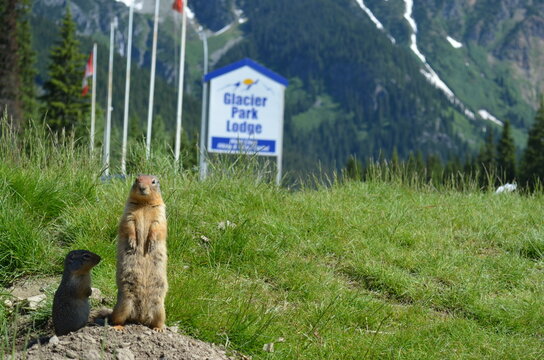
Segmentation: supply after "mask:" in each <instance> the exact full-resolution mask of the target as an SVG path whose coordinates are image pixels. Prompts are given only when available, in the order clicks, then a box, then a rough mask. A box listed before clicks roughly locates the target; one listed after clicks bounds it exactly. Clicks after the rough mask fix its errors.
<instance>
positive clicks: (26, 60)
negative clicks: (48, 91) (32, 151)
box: [18, 0, 37, 121]
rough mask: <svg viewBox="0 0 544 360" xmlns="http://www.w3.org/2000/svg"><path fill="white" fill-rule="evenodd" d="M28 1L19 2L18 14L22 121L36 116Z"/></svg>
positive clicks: (33, 60) (34, 75)
mask: <svg viewBox="0 0 544 360" xmlns="http://www.w3.org/2000/svg"><path fill="white" fill-rule="evenodd" d="M29 15H30V1H29V0H22V1H21V2H20V8H19V14H18V26H19V27H18V46H19V52H18V63H19V74H20V78H21V92H20V96H21V106H22V110H23V116H24V119H23V121H25V120H27V119H28V118H31V117H33V116H34V115H36V110H37V104H36V83H35V78H36V75H37V72H36V69H35V67H34V64H35V62H36V56H35V53H34V50H32V31H31V28H30V20H29Z"/></svg>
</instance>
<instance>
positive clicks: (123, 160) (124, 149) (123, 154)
mask: <svg viewBox="0 0 544 360" xmlns="http://www.w3.org/2000/svg"><path fill="white" fill-rule="evenodd" d="M133 17H134V0H132V2H131V3H130V10H129V15H128V43H127V54H126V56H127V75H126V80H125V109H124V115H123V144H122V145H121V173H122V174H123V175H126V172H127V164H126V159H127V136H128V108H129V104H128V101H129V96H130V62H131V58H132V21H133Z"/></svg>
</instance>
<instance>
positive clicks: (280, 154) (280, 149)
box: [276, 89, 285, 186]
mask: <svg viewBox="0 0 544 360" xmlns="http://www.w3.org/2000/svg"><path fill="white" fill-rule="evenodd" d="M281 99H282V100H281V109H280V114H281V122H280V137H279V139H278V157H277V160H276V161H277V167H278V173H277V174H276V185H278V186H280V185H281V175H282V170H283V164H282V161H283V116H284V113H283V112H284V109H285V89H283V91H282V94H281Z"/></svg>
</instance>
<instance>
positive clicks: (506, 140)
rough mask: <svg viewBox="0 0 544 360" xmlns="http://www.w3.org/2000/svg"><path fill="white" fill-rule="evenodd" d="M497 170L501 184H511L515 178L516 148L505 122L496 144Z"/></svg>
mask: <svg viewBox="0 0 544 360" xmlns="http://www.w3.org/2000/svg"><path fill="white" fill-rule="evenodd" d="M497 170H498V171H499V176H500V178H501V180H502V182H503V183H505V182H511V181H513V180H514V179H515V177H516V148H515V145H514V139H513V138H512V134H511V133H510V122H509V121H508V120H507V121H506V122H505V123H504V127H503V129H502V136H501V138H500V139H499V143H498V144H497Z"/></svg>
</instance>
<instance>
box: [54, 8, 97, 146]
mask: <svg viewBox="0 0 544 360" xmlns="http://www.w3.org/2000/svg"><path fill="white" fill-rule="evenodd" d="M50 59H51V64H50V65H49V80H48V81H47V82H46V83H45V85H44V87H45V90H46V94H45V95H44V97H43V99H44V100H45V104H46V107H47V108H46V111H47V124H48V125H49V126H50V127H51V129H53V130H54V131H59V130H61V129H63V128H65V129H66V130H68V131H72V130H74V131H75V132H76V135H77V136H81V135H83V134H84V130H85V119H86V114H87V113H88V111H89V103H88V100H87V99H86V98H84V97H82V96H81V81H82V77H83V71H84V64H85V62H84V55H83V54H81V53H80V52H79V41H78V40H77V39H76V24H75V23H74V20H73V19H72V14H71V11H70V6H69V5H68V6H67V8H66V14H65V15H64V18H63V20H62V25H61V28H60V41H59V42H58V43H57V45H56V46H55V47H53V49H52V50H51V54H50Z"/></svg>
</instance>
